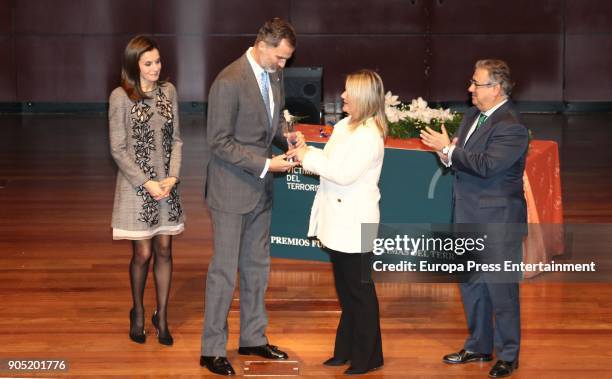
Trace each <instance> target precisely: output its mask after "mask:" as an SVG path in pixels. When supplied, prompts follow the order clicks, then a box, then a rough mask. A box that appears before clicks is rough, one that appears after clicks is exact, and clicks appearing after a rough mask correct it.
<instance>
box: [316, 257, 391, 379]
mask: <svg viewBox="0 0 612 379" xmlns="http://www.w3.org/2000/svg"><path fill="white" fill-rule="evenodd" d="M326 251H327V252H329V254H330V258H331V262H332V268H333V271H334V280H335V283H336V292H337V293H338V299H339V300H340V307H341V308H342V315H341V316H340V322H339V324H338V330H337V331H336V345H335V348H334V357H336V358H340V359H347V360H350V361H351V366H352V367H354V368H358V369H372V368H376V367H379V366H382V364H383V353H382V338H381V335H380V318H379V310H378V298H377V297H376V287H375V286H374V283H373V282H372V281H371V280H369V273H370V268H369V264H368V262H370V261H371V257H372V254H371V253H367V254H352V253H342V252H338V251H334V250H330V249H326Z"/></svg>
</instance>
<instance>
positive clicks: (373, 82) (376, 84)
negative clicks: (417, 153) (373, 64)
mask: <svg viewBox="0 0 612 379" xmlns="http://www.w3.org/2000/svg"><path fill="white" fill-rule="evenodd" d="M345 87H346V93H347V96H348V97H349V98H350V99H351V102H352V103H353V104H355V105H356V106H355V108H356V109H355V110H354V112H353V113H352V114H351V123H350V127H351V128H352V129H355V128H357V127H358V126H359V125H361V124H363V123H364V122H365V121H366V120H367V119H369V118H370V117H371V118H373V119H374V123H375V124H376V126H377V127H378V131H379V132H380V135H381V136H382V137H383V138H384V137H386V136H387V118H386V117H385V89H384V86H383V82H382V79H381V78H380V76H379V75H378V74H377V73H375V72H374V71H372V70H359V71H356V72H354V73H352V74H349V75H348V76H347V77H346V85H345Z"/></svg>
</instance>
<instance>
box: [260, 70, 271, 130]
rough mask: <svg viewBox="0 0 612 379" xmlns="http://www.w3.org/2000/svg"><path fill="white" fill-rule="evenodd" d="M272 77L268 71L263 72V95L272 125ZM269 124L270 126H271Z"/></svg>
mask: <svg viewBox="0 0 612 379" xmlns="http://www.w3.org/2000/svg"><path fill="white" fill-rule="evenodd" d="M269 92H270V77H269V75H268V73H267V72H266V71H262V73H261V96H262V97H263V101H264V104H265V105H266V114H267V115H268V121H270V125H272V117H271V114H270V93H269ZM270 125H268V126H270Z"/></svg>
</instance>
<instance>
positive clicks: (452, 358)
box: [442, 349, 493, 364]
mask: <svg viewBox="0 0 612 379" xmlns="http://www.w3.org/2000/svg"><path fill="white" fill-rule="evenodd" d="M492 359H493V355H492V354H482V353H475V352H473V351H467V350H465V349H461V350H460V351H459V352H458V353H452V354H448V355H445V356H444V358H442V360H443V361H444V363H450V364H457V363H468V362H475V361H481V362H488V361H490V360H492Z"/></svg>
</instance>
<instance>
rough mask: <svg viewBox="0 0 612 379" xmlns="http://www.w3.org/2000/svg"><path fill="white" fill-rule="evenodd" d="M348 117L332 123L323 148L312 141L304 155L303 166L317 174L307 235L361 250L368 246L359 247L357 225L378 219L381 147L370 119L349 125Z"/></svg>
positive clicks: (347, 250)
mask: <svg viewBox="0 0 612 379" xmlns="http://www.w3.org/2000/svg"><path fill="white" fill-rule="evenodd" d="M349 121H350V117H347V118H344V119H342V120H341V121H340V122H338V123H337V124H336V126H335V127H334V132H333V133H332V136H331V138H330V139H329V141H328V142H327V144H326V145H325V148H324V149H323V150H321V149H317V148H314V147H312V146H311V147H310V150H309V151H308V152H307V153H306V155H305V156H304V160H303V162H302V166H303V168H304V169H306V170H307V171H312V172H314V173H317V174H319V176H320V183H321V184H320V186H319V189H318V191H317V194H316V196H315V199H314V203H313V204H312V210H311V213H310V225H309V228H308V236H309V237H317V238H318V239H319V240H320V241H321V243H323V245H325V246H326V247H328V248H330V249H333V250H336V251H341V252H345V253H363V252H368V251H372V246H363V247H362V246H361V245H362V242H361V239H362V235H361V224H362V223H374V224H377V223H378V222H379V221H380V211H379V209H378V202H379V200H380V191H379V189H378V179H379V178H380V171H381V169H382V164H383V157H384V154H385V147H384V141H383V137H382V136H381V134H380V132H379V131H378V128H377V127H376V124H375V122H374V120H373V119H372V118H370V119H368V120H366V121H365V122H364V123H363V124H362V125H360V126H358V127H357V128H356V129H354V130H350V129H349ZM368 238H371V236H369V237H368ZM366 245H370V244H369V243H368V244H366Z"/></svg>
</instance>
